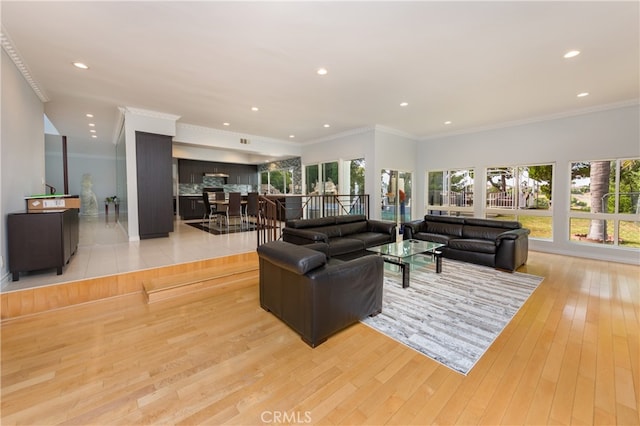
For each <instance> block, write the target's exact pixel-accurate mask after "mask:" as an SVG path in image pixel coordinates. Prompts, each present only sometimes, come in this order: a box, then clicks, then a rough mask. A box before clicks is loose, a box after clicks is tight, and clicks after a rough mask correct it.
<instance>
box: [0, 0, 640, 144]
mask: <svg viewBox="0 0 640 426" xmlns="http://www.w3.org/2000/svg"><path fill="white" fill-rule="evenodd" d="M1 7H2V10H1V13H2V30H3V46H4V47H5V50H6V51H7V52H9V51H11V52H10V54H11V55H12V56H13V57H14V58H19V59H20V60H22V63H23V65H22V68H23V70H24V71H25V72H27V75H29V76H30V78H32V80H33V84H34V85H35V87H37V88H38V89H39V90H40V91H41V96H42V99H44V100H46V103H45V112H46V114H47V116H48V117H49V118H50V120H51V121H52V123H53V124H54V125H55V126H56V128H57V129H58V130H59V132H60V133H61V134H64V135H66V136H67V137H68V138H72V139H76V140H86V142H87V143H94V144H95V143H111V142H112V141H113V138H114V132H115V127H116V123H117V116H118V107H134V108H141V109H146V110H151V111H157V112H162V113H167V114H175V115H178V116H180V117H181V118H180V120H179V123H186V124H193V125H198V126H206V127H210V128H215V129H221V130H228V131H231V132H238V133H241V134H248V135H260V136H264V137H268V138H275V139H278V140H282V141H291V142H293V143H305V142H312V141H317V140H321V139H323V138H326V137H328V136H330V135H333V134H337V133H342V132H347V131H351V130H353V129H359V128H366V127H371V126H383V127H385V128H391V129H394V130H396V131H399V132H403V133H405V134H407V135H410V136H412V137H415V138H417V139H427V138H430V137H434V136H437V135H443V134H451V133H458V132H466V131H471V130H477V129H481V128H490V127H495V126H501V125H505V124H507V123H514V122H522V121H528V120H534V119H537V118H548V117H554V116H561V115H566V114H571V113H575V112H579V111H584V110H590V109H597V108H603V107H606V106H610V105H617V104H620V103H632V102H637V99H638V97H639V88H638V87H639V79H640V75H639V63H640V57H639V50H640V49H639V43H640V41H639V40H640V35H639V19H640V18H639V16H640V13H639V3H638V2H636V1H632V2H547V1H536V2H479V1H475V2H398V1H394V2H212V1H209V2H207V1H199V2H185V1H174V2H148V1H144V2H135V1H133V2H83V1H72V2H55V1H53V2H52V1H48V2H22V1H20V2H13V1H3V2H2V3H1ZM572 49H577V50H580V51H581V54H580V55H578V56H577V57H575V58H572V59H565V58H563V55H564V54H565V53H566V52H567V51H569V50H572ZM74 61H81V62H84V63H86V64H87V65H88V66H89V67H90V68H89V69H88V70H80V69H77V68H75V67H74V66H72V62H74ZM320 67H325V68H326V69H327V70H328V73H327V75H324V76H320V75H318V74H317V73H316V71H317V69H318V68H320ZM582 92H588V93H589V95H588V96H585V97H577V94H578V93H582ZM401 102H407V103H408V105H407V106H404V107H402V106H400V103H401ZM253 106H256V107H258V108H259V111H252V110H251V107H253ZM3 107H6V106H3ZM86 113H91V114H93V115H94V118H91V119H89V118H87V117H86V116H85V114H86ZM448 121H450V122H451V123H450V124H445V122H448ZM89 122H91V123H94V124H95V127H94V129H95V130H96V133H95V134H96V136H97V138H95V139H91V137H90V135H91V133H89V130H90V128H89V127H88V123H89ZM223 123H229V125H228V126H225V125H224V124H223ZM325 124H329V125H330V127H324V125H325ZM290 135H295V137H294V138H291V137H290Z"/></svg>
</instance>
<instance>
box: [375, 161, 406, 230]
mask: <svg viewBox="0 0 640 426" xmlns="http://www.w3.org/2000/svg"><path fill="white" fill-rule="evenodd" d="M380 178H381V186H380V187H381V191H382V194H381V195H382V203H381V214H380V217H381V218H382V219H383V220H392V221H394V222H396V223H398V224H401V223H403V222H409V221H410V220H411V204H412V203H411V198H412V197H411V187H412V181H411V172H403V171H399V170H389V169H382V171H381V172H380Z"/></svg>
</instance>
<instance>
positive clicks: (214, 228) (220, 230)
mask: <svg viewBox="0 0 640 426" xmlns="http://www.w3.org/2000/svg"><path fill="white" fill-rule="evenodd" d="M187 225H189V226H193V227H194V228H196V229H200V230H201V231H205V232H208V233H209V234H215V235H221V234H233V233H236V232H245V231H255V229H256V227H255V225H250V226H249V227H248V228H245V227H242V226H240V225H239V224H238V225H235V224H231V225H229V227H228V228H227V226H226V225H223V226H218V225H217V224H214V223H211V226H209V225H208V224H207V223H202V222H192V223H187Z"/></svg>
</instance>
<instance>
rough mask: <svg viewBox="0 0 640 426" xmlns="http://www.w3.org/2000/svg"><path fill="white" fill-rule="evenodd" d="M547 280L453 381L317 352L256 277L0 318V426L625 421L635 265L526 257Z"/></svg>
mask: <svg viewBox="0 0 640 426" xmlns="http://www.w3.org/2000/svg"><path fill="white" fill-rule="evenodd" d="M521 271H523V272H529V273H533V274H537V275H543V276H544V277H545V280H544V282H543V283H542V284H541V285H540V287H539V288H538V289H537V290H536V292H535V293H534V294H533V295H532V296H531V298H530V299H529V300H528V302H527V303H526V304H525V306H524V307H523V308H522V309H521V310H520V311H519V313H518V314H517V315H516V317H515V318H514V320H513V321H512V322H511V323H510V324H509V325H508V326H507V328H506V329H505V330H504V332H503V333H502V334H501V335H500V336H499V338H498V339H497V340H496V341H495V342H494V344H493V345H492V346H491V348H490V349H489V351H488V352H487V353H486V354H485V355H484V356H483V357H482V359H481V360H480V361H479V362H478V364H477V365H476V366H475V367H474V368H473V370H472V371H471V373H470V374H469V375H468V376H467V377H465V376H462V375H460V374H458V373H455V372H453V371H451V370H449V369H448V368H446V367H444V366H441V365H440V364H438V363H436V362H434V361H432V360H430V359H429V358H426V357H424V356H422V355H420V354H418V353H416V352H414V351H413V350H411V349H408V348H407V347H404V346H402V345H401V344H398V343H396V342H394V341H392V340H390V339H389V338H387V337H385V336H383V335H381V334H379V333H377V332H376V331H374V330H372V329H370V328H369V327H367V326H364V325H362V324H356V325H354V326H352V327H350V328H348V329H347V330H345V331H343V332H341V333H339V334H338V335H335V336H333V337H332V338H330V339H329V340H328V341H327V342H325V343H323V344H322V345H320V346H319V347H317V348H315V349H311V348H309V347H308V346H307V345H306V344H304V343H303V342H302V341H301V339H300V338H299V337H298V336H297V335H296V334H294V333H293V332H292V331H291V330H290V329H289V328H287V327H286V326H285V325H284V324H283V323H282V322H280V321H279V320H277V319H276V318H275V317H274V316H273V315H271V314H270V313H267V312H265V311H263V310H262V309H261V308H260V306H259V303H258V288H257V275H256V276H254V277H251V278H249V279H246V280H244V281H241V282H237V283H235V284H233V285H229V286H227V287H218V288H216V289H215V290H211V291H209V292H207V293H200V294H195V295H194V294H192V295H188V296H183V297H180V298H177V299H174V300H169V301H161V302H157V303H154V304H151V305H148V304H146V303H145V301H144V298H143V296H142V295H141V294H133V295H128V296H121V297H117V298H111V299H108V300H103V301H98V302H93V303H87V304H83V305H77V306H72V307H68V308H64V309H59V310H56V311H49V312H45V313H40V314H35V315H30V316H26V317H22V318H17V319H10V320H5V321H3V322H2V394H1V397H2V406H1V408H2V418H1V420H2V424H3V425H11V424H28V425H35V424H38V425H45V424H58V423H62V424H81V425H89V424H92V425H96V424H109V425H117V424H122V425H134V424H136V425H137V424H154V425H157V424H184V425H200V424H260V423H263V424H284V423H287V424H292V423H298V424H304V423H307V424H376V425H379V424H403V425H404V424H436V423H437V424H465V425H466V424H492V425H493V424H549V423H551V424H570V423H571V424H598V425H609V424H619V425H638V424H639V423H640V419H639V416H638V407H639V405H640V402H639V397H640V378H639V377H640V374H639V373H640V368H639V362H640V361H639V358H640V352H639V336H640V324H639V315H640V302H639V300H640V290H639V286H640V284H639V281H640V280H639V278H640V268H639V267H638V266H631V265H624V264H615V263H608V262H599V261H593V260H584V259H577V258H570V257H564V256H556V255H550V254H542V253H536V252H531V253H530V258H529V263H528V265H527V266H526V267H524V268H523V269H521Z"/></svg>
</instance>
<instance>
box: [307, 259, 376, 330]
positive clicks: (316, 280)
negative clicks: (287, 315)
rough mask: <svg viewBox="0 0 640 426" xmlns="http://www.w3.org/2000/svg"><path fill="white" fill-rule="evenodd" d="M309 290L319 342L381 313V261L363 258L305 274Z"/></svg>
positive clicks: (313, 321) (330, 265)
mask: <svg viewBox="0 0 640 426" xmlns="http://www.w3.org/2000/svg"><path fill="white" fill-rule="evenodd" d="M307 277H308V278H309V281H307V283H308V284H309V285H310V286H312V289H310V291H311V292H312V293H313V306H312V307H311V316H312V321H311V322H312V323H313V324H315V325H316V330H315V332H316V335H317V337H319V338H320V339H324V338H326V337H328V336H329V335H330V334H333V333H334V332H335V331H337V330H339V329H341V328H344V327H345V326H346V325H347V324H352V323H354V322H357V321H359V320H361V319H362V318H365V317H367V316H369V315H376V314H378V313H380V312H381V311H382V295H383V279H384V260H383V259H382V257H380V256H363V257H360V258H357V259H352V260H349V261H346V262H342V263H338V264H329V265H327V266H325V267H323V268H319V269H315V270H313V271H311V272H310V273H308V274H307Z"/></svg>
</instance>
